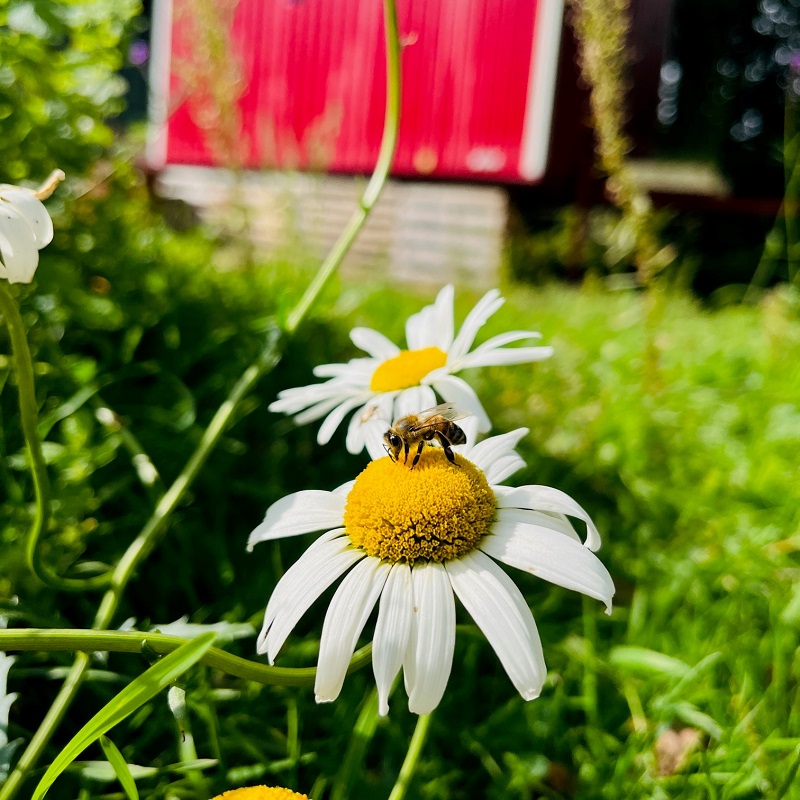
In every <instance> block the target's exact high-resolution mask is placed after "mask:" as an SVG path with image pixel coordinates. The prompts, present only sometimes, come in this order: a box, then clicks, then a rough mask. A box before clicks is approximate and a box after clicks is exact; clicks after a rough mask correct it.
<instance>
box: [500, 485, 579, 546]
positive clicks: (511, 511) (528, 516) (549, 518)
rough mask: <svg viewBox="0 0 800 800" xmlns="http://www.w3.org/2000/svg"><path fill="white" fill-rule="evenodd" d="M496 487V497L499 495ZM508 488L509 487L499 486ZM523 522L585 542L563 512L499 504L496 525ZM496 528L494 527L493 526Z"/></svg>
mask: <svg viewBox="0 0 800 800" xmlns="http://www.w3.org/2000/svg"><path fill="white" fill-rule="evenodd" d="M497 488H498V487H496V488H495V497H496V496H497ZM499 488H508V487H499ZM515 522H523V523H525V524H526V525H538V526H539V527H540V528H549V529H550V530H551V531H557V532H558V533H561V534H564V535H565V536H569V537H570V539H574V540H575V541H576V542H580V543H583V540H582V539H581V537H580V536H578V532H577V531H576V530H575V528H573V527H572V523H571V522H570V521H569V520H568V519H567V518H566V517H565V516H564V515H563V514H549V513H547V512H546V511H531V510H530V509H529V508H503V507H502V506H500V505H498V507H497V519H496V522H495V525H498V524H502V523H511V524H513V523H515ZM493 530H494V528H493Z"/></svg>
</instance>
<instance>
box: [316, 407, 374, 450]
mask: <svg viewBox="0 0 800 800" xmlns="http://www.w3.org/2000/svg"><path fill="white" fill-rule="evenodd" d="M363 404H364V398H363V397H361V396H359V397H351V398H350V399H349V400H345V401H344V402H343V403H340V404H339V405H338V406H336V408H334V409H333V411H331V413H330V414H328V416H327V417H325V421H324V422H323V423H322V425H320V428H319V432H318V433H317V443H318V444H327V443H328V442H329V441H330V440H331V436H333V434H334V433H335V431H336V429H337V428H338V427H339V425H341V424H342V420H343V419H344V418H345V415H346V414H347V412H348V411H352V410H353V409H354V408H356V406H360V405H363Z"/></svg>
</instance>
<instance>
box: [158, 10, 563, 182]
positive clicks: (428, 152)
mask: <svg viewBox="0 0 800 800" xmlns="http://www.w3.org/2000/svg"><path fill="white" fill-rule="evenodd" d="M165 1H166V0H165ZM173 2H174V6H175V7H174V9H172V11H173V13H172V14H171V20H172V23H171V29H170V33H169V35H165V33H164V31H163V30H162V31H161V32H159V31H158V30H157V31H156V36H155V38H154V43H155V47H158V42H159V41H161V42H163V44H162V45H161V46H162V47H166V48H168V49H169V51H170V58H171V78H170V80H169V86H170V98H171V99H170V101H169V103H170V104H171V106H172V107H173V112H172V113H171V115H170V116H169V118H168V121H167V123H166V125H167V127H166V140H165V141H164V139H163V137H162V139H161V142H160V145H161V152H160V154H158V155H156V156H154V157H153V160H155V161H161V162H162V163H173V164H213V163H217V162H218V161H219V160H220V155H219V148H218V147H217V148H216V149H215V147H214V146H209V144H208V135H207V134H208V130H209V118H208V116H207V114H208V108H207V107H206V108H205V109H204V108H203V105H202V103H200V101H199V100H198V98H199V97H200V95H201V94H202V92H198V91H197V89H198V87H191V86H186V85H185V81H182V80H180V78H179V77H178V76H179V75H181V74H184V75H185V70H184V71H182V70H181V69H180V68H179V67H180V63H181V61H184V62H185V61H186V59H187V58H189V59H191V57H192V49H193V46H194V45H193V41H192V39H193V37H194V36H195V34H194V32H193V30H192V26H191V25H190V24H187V22H186V20H187V17H186V14H185V12H186V11H188V10H189V8H190V7H191V0H173ZM561 10H562V0H398V16H399V20H400V30H401V35H402V37H403V40H404V43H405V46H404V48H403V53H402V77H403V95H402V118H401V126H400V138H399V143H398V150H397V157H396V161H395V166H394V170H393V171H394V174H396V175H403V176H423V175H426V176H427V175H433V176H436V177H446V178H462V179H463V178H466V179H470V180H475V179H476V178H477V179H481V178H482V179H488V180H493V181H497V180H507V181H518V180H535V179H538V178H539V177H541V174H540V173H541V171H542V170H543V166H544V156H545V154H546V150H547V140H548V137H549V130H550V110H551V104H552V91H553V83H554V78H555V61H556V58H557V48H558V31H559V30H560V24H561ZM382 13H383V4H382V3H381V2H380V1H379V0H336V1H335V2H333V1H332V0H294V2H292V1H291V0H239V2H238V4H237V6H236V9H235V12H234V17H233V24H232V31H231V33H232V50H233V53H234V54H235V56H236V58H237V59H238V60H239V62H240V68H241V71H242V77H243V79H244V90H243V93H242V94H241V97H240V99H239V102H238V109H239V113H240V115H241V131H240V139H239V142H240V147H241V148H242V149H241V152H242V155H243V160H244V162H245V164H246V165H247V166H250V167H265V168H300V169H303V168H309V167H315V168H320V167H324V168H325V169H327V170H328V171H331V172H345V173H361V172H369V171H370V170H371V169H372V168H373V166H374V164H375V160H376V157H377V153H378V148H379V144H380V138H381V132H382V127H383V114H384V97H385V62H384V58H385V56H384V32H383V18H382ZM169 19H170V14H165V13H163V11H162V12H161V13H160V14H157V15H156V19H155V24H156V25H157V26H158V25H161V27H162V28H163V27H165V26H166V25H167V24H169V23H168V20H169ZM164 55H165V54H163V53H162V54H161V56H160V57H158V54H156V56H157V57H156V61H155V63H156V64H160V65H161V66H159V67H158V69H161V70H169V69H170V67H169V63H170V62H169V60H168V59H165V57H164ZM159 82H161V84H162V85H166V81H164V80H163V76H162V78H161V81H159V78H158V76H156V80H155V81H154V84H155V85H156V87H157V86H158V84H159ZM182 98H187V99H185V101H182ZM176 103H177V108H174V106H175V105H176ZM162 105H164V101H163V98H162ZM202 114H206V117H205V118H202V117H201V116H199V115H202ZM200 119H203V122H202V124H201V126H200V127H198V124H197V122H198V120H200ZM203 128H205V130H203ZM152 153H153V150H151V154H152Z"/></svg>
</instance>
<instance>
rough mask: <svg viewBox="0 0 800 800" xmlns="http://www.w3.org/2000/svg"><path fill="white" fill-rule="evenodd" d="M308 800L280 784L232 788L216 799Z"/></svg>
mask: <svg viewBox="0 0 800 800" xmlns="http://www.w3.org/2000/svg"><path fill="white" fill-rule="evenodd" d="M223 798H224V800H308V797H306V795H304V794H298V793H297V792H293V791H292V790H291V789H282V788H281V787H280V786H247V787H245V788H244V789H231V791H229V792H223V793H222V794H221V795H219V796H218V797H215V798H214V800H223Z"/></svg>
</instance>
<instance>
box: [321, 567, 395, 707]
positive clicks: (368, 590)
mask: <svg viewBox="0 0 800 800" xmlns="http://www.w3.org/2000/svg"><path fill="white" fill-rule="evenodd" d="M390 569H391V567H390V565H389V564H387V563H385V562H381V561H378V559H376V558H365V559H363V560H362V561H360V562H359V563H358V564H356V566H355V567H353V569H352V570H351V571H350V572H349V573H348V574H347V576H346V577H345V579H344V580H343V581H342V583H341V584H340V586H339V588H338V589H337V590H336V593H335V594H334V595H333V599H332V600H331V604H330V606H328V612H327V613H326V614H325V622H323V624H322V638H321V639H320V643H319V662H318V665H317V679H316V681H315V682H314V695H315V697H316V700H317V702H318V703H328V702H330V701H332V700H335V699H336V698H337V697H338V696H339V692H341V690H342V684H343V683H344V678H345V675H346V674H347V667H348V666H349V665H350V659H351V658H352V657H353V651H354V650H355V649H356V644H357V642H358V637H359V636H360V635H361V631H362V630H363V629H364V625H366V623H367V619H368V618H369V615H370V613H371V611H372V609H373V607H374V605H375V603H376V602H377V600H378V597H379V596H380V594H381V591H382V590H383V585H384V583H385V582H386V578H387V577H388V576H389V571H390Z"/></svg>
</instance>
